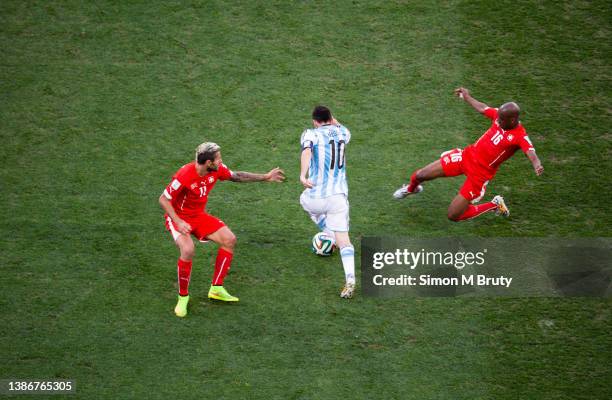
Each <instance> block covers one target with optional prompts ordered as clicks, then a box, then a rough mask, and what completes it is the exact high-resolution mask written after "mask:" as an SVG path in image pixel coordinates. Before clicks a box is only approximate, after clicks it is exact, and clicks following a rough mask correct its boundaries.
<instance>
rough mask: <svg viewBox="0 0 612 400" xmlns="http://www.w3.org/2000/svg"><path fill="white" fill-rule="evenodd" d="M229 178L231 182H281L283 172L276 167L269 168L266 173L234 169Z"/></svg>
mask: <svg viewBox="0 0 612 400" xmlns="http://www.w3.org/2000/svg"><path fill="white" fill-rule="evenodd" d="M230 180H231V181H232V182H282V181H284V180H285V172H284V171H283V170H282V169H280V168H278V167H276V168H274V169H271V170H270V172H268V173H267V174H255V173H252V172H245V171H234V173H233V174H232V177H231V178H230Z"/></svg>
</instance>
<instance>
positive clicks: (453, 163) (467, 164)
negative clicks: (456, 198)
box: [440, 149, 493, 203]
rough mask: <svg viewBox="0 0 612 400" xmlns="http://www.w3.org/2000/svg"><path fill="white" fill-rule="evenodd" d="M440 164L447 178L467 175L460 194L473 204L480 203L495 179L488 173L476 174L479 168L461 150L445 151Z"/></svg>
mask: <svg viewBox="0 0 612 400" xmlns="http://www.w3.org/2000/svg"><path fill="white" fill-rule="evenodd" d="M440 163H441V164H442V169H443V170H444V175H446V176H458V175H465V176H466V178H467V179H466V180H465V182H463V186H461V189H459V194H460V195H461V196H463V197H464V198H465V199H466V200H468V201H470V202H472V203H478V202H479V201H480V200H481V199H482V197H483V196H484V194H485V192H486V190H487V184H488V183H489V180H490V179H492V178H493V177H492V176H491V177H488V174H487V173H483V174H478V173H474V170H477V169H478V167H477V165H475V163H474V161H473V160H472V158H471V157H470V156H469V155H467V156H466V154H465V153H464V152H463V150H461V149H452V150H449V151H445V152H444V153H442V154H441V155H440Z"/></svg>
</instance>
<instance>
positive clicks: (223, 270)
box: [212, 249, 234, 286]
mask: <svg viewBox="0 0 612 400" xmlns="http://www.w3.org/2000/svg"><path fill="white" fill-rule="evenodd" d="M233 256H234V254H233V253H230V252H229V251H227V250H223V249H219V252H218V253H217V259H216V260H215V274H214V275H213V281H212V284H213V286H223V279H225V275H227V272H228V271H229V269H230V265H231V264H232V257H233Z"/></svg>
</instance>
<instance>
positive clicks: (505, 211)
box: [491, 195, 510, 218]
mask: <svg viewBox="0 0 612 400" xmlns="http://www.w3.org/2000/svg"><path fill="white" fill-rule="evenodd" d="M491 203H493V204H495V205H496V206H497V209H496V210H495V214H496V215H501V216H502V217H506V218H507V217H509V216H510V209H509V208H508V206H506V202H505V201H504V198H503V197H501V196H500V195H497V196H495V197H493V200H491Z"/></svg>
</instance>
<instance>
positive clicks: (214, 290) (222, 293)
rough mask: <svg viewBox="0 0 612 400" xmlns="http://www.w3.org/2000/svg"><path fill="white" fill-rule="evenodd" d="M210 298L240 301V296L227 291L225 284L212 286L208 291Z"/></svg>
mask: <svg viewBox="0 0 612 400" xmlns="http://www.w3.org/2000/svg"><path fill="white" fill-rule="evenodd" d="M208 298H209V299H215V300H221V301H238V297H234V296H232V295H231V294H229V293H227V290H225V288H224V287H223V286H211V287H210V290H209V291H208Z"/></svg>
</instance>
